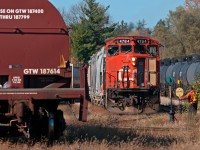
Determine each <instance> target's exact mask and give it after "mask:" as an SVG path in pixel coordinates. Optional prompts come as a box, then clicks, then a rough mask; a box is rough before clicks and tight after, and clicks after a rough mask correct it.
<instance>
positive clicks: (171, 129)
mask: <svg viewBox="0 0 200 150" xmlns="http://www.w3.org/2000/svg"><path fill="white" fill-rule="evenodd" d="M118 129H120V130H123V131H126V130H127V131H136V132H140V133H154V134H155V132H156V133H157V132H159V133H169V134H170V133H174V132H183V131H192V129H190V128H186V127H181V128H178V127H148V126H143V127H142V126H134V127H119V128H118Z"/></svg>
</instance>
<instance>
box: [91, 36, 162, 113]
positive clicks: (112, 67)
mask: <svg viewBox="0 0 200 150" xmlns="http://www.w3.org/2000/svg"><path fill="white" fill-rule="evenodd" d="M88 85H89V95H90V99H91V101H92V102H93V103H95V104H98V105H101V106H104V107H105V108H107V109H108V110H110V111H111V112H116V113H141V112H144V110H147V109H146V108H152V109H151V110H153V111H154V112H155V111H158V110H159V104H160V87H159V86H160V43H159V42H158V41H156V40H153V39H152V38H149V37H143V36H119V37H115V38H112V39H110V40H108V41H107V42H106V44H105V46H103V47H102V48H101V49H100V50H99V51H98V52H97V53H95V54H94V55H93V56H92V57H91V59H90V61H89V67H88Z"/></svg>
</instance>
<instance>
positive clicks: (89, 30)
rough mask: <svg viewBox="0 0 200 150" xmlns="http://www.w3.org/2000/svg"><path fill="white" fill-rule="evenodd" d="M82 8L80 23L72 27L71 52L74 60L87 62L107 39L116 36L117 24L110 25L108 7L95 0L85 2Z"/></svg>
mask: <svg viewBox="0 0 200 150" xmlns="http://www.w3.org/2000/svg"><path fill="white" fill-rule="evenodd" d="M84 2H85V3H84V5H83V6H82V7H81V11H82V13H83V15H81V17H80V22H79V23H76V24H74V25H73V26H72V28H73V29H72V32H71V51H72V55H73V57H74V58H76V59H77V60H79V61H82V62H87V61H88V60H89V58H90V56H91V55H92V54H94V53H95V52H96V51H97V50H98V49H99V47H101V46H102V45H104V44H105V43H104V41H105V39H106V38H109V37H111V36H113V35H114V29H115V26H116V24H110V23H109V16H108V15H106V12H107V10H108V9H109V6H108V7H106V8H105V7H103V6H100V5H99V3H97V2H96V1H95V0H85V1H84Z"/></svg>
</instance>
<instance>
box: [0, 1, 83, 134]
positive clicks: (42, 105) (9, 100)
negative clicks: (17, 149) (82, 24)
mask: <svg viewBox="0 0 200 150" xmlns="http://www.w3.org/2000/svg"><path fill="white" fill-rule="evenodd" d="M0 6H1V8H0V21H1V23H0V40H1V42H0V49H1V54H0V55H1V59H0V68H1V69H0V84H1V89H0V126H1V127H9V128H12V129H13V128H14V129H17V130H18V131H19V132H22V133H24V134H25V135H26V137H29V136H30V135H31V133H38V132H39V133H40V134H44V135H46V136H48V137H49V138H53V137H54V136H55V133H58V132H59V130H60V123H59V122H60V121H61V118H62V112H61V111H59V110H57V108H58V105H59V103H60V102H62V101H64V102H67V103H73V101H74V99H80V102H81V105H80V116H79V120H82V121H86V120H87V101H86V98H85V80H84V79H85V77H84V75H85V73H84V69H82V71H81V76H80V78H81V79H80V82H81V84H80V88H76V89H75V88H72V86H71V85H72V82H71V81H72V69H71V68H72V67H70V63H69V61H68V60H69V58H70V53H69V34H68V28H67V26H66V24H65V22H64V21H63V19H62V17H61V15H60V13H59V12H58V10H57V9H56V8H55V7H54V6H53V5H52V4H51V3H50V2H49V1H48V0H28V1H27V0H12V1H8V0H1V1H0Z"/></svg>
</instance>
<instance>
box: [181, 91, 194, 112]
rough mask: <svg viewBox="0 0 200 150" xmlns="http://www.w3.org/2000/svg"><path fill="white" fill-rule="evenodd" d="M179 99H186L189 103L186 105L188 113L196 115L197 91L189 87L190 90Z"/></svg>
mask: <svg viewBox="0 0 200 150" xmlns="http://www.w3.org/2000/svg"><path fill="white" fill-rule="evenodd" d="M180 99H181V100H184V99H188V101H189V103H190V105H189V107H188V112H189V114H192V115H196V113H197V102H198V101H197V92H196V91H195V90H194V88H193V87H191V90H190V91H189V92H188V93H187V94H186V95H185V96H182V97H181V98H180Z"/></svg>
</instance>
